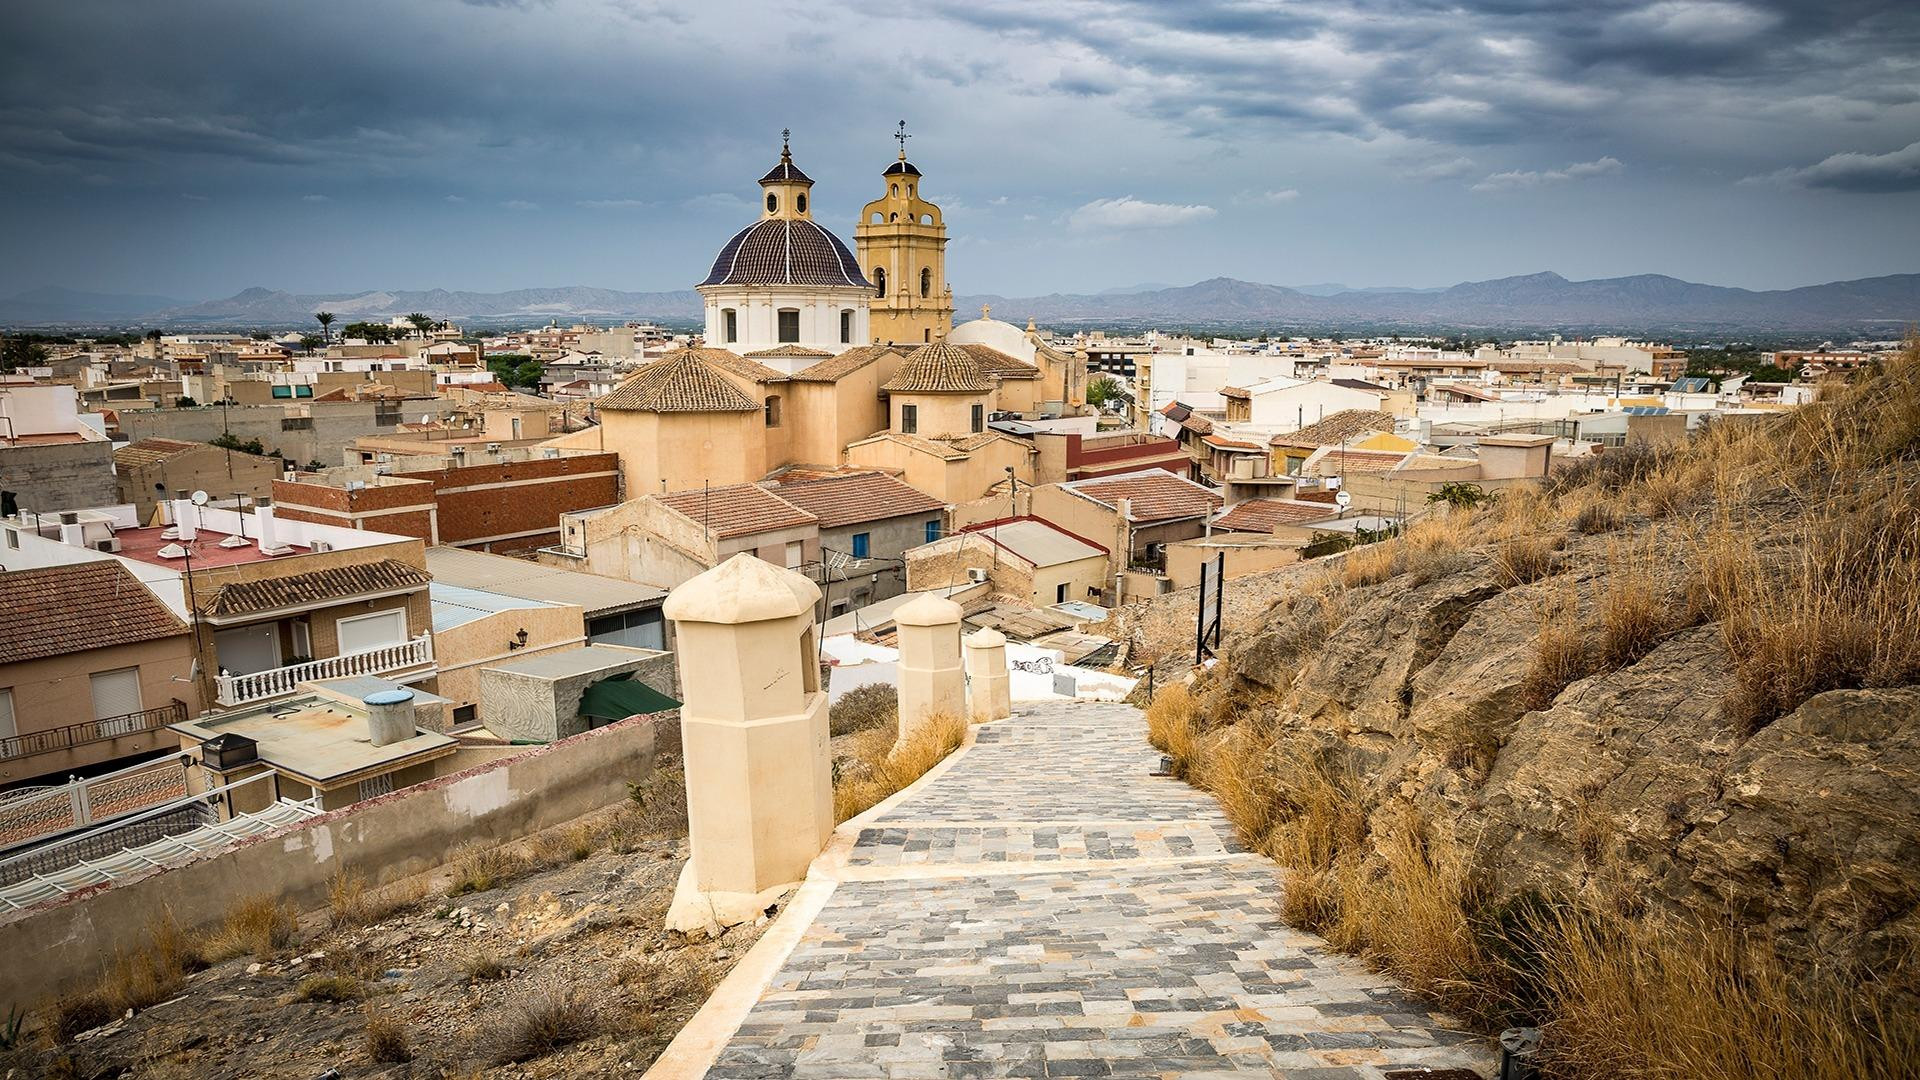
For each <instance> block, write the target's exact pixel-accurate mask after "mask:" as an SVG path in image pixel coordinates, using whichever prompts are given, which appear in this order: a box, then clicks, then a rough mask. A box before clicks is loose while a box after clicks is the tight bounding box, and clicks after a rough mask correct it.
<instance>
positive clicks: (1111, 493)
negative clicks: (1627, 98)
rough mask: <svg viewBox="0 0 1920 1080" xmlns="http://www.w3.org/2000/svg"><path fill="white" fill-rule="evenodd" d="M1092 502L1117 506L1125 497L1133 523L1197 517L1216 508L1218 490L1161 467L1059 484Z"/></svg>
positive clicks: (1218, 498) (1219, 502)
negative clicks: (1129, 505) (1202, 485)
mask: <svg viewBox="0 0 1920 1080" xmlns="http://www.w3.org/2000/svg"><path fill="white" fill-rule="evenodd" d="M1062 486H1063V487H1065V488H1067V489H1068V490H1069V491H1073V492H1077V493H1079V494H1081V495H1084V496H1086V497H1087V498H1090V499H1093V500H1094V501H1096V502H1099V503H1104V504H1105V505H1107V506H1111V507H1114V508H1115V509H1118V508H1119V504H1120V500H1121V499H1126V500H1129V502H1130V504H1131V508H1132V513H1131V515H1130V518H1129V519H1130V520H1131V521H1133V522H1135V523H1137V524H1147V523H1151V522H1156V521H1173V520H1175V519H1178V518H1188V517H1201V516H1203V515H1206V514H1211V513H1213V512H1214V511H1215V510H1218V509H1220V504H1221V501H1222V500H1221V498H1220V496H1219V495H1218V494H1216V493H1214V492H1212V491H1209V490H1208V489H1206V488H1204V487H1201V486H1200V485H1199V484H1196V483H1194V482H1193V481H1191V480H1187V479H1184V478H1182V477H1178V476H1175V475H1173V474H1172V473H1170V472H1166V471H1164V470H1161V469H1147V470H1144V471H1141V472H1134V473H1123V474H1121V475H1119V476H1101V477H1095V478H1093V479H1089V480H1075V481H1072V482H1071V483H1068V484H1064V485H1062Z"/></svg>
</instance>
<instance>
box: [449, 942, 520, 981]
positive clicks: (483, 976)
mask: <svg viewBox="0 0 1920 1080" xmlns="http://www.w3.org/2000/svg"><path fill="white" fill-rule="evenodd" d="M509 973H510V972H509V970H508V968H507V965H506V962H505V961H503V960H501V959H500V957H499V956H497V955H495V954H494V953H491V952H488V951H486V950H485V949H476V950H475V951H473V952H470V953H468V954H466V955H465V956H463V957H461V958H460V974H462V975H465V976H466V977H467V979H468V981H470V982H494V981H496V980H499V979H504V978H506V977H507V975H508V974H509Z"/></svg>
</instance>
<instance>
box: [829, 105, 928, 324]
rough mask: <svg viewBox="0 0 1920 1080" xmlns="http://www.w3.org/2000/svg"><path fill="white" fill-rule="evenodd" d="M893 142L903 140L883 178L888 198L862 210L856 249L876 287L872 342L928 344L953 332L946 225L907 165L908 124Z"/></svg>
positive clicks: (856, 229)
mask: <svg viewBox="0 0 1920 1080" xmlns="http://www.w3.org/2000/svg"><path fill="white" fill-rule="evenodd" d="M893 137H894V138H895V139H898V140H899V141H900V156H899V158H898V159H897V160H896V161H894V162H893V163H892V164H890V165H888V166H887V168H886V171H885V172H883V173H882V174H881V178H882V179H883V180H885V181H886V185H887V190H886V194H885V195H883V196H881V197H880V198H878V199H875V200H874V201H872V202H870V203H868V204H867V205H866V206H865V207H864V208H862V209H861V211H860V223H859V224H858V225H856V226H855V227H854V230H853V243H854V250H855V251H856V252H857V254H858V257H859V260H860V266H861V269H862V270H864V271H865V272H866V276H867V280H869V281H871V282H873V286H874V294H873V301H872V303H871V305H870V310H871V312H872V315H871V319H872V324H871V325H872V328H873V329H872V335H873V340H874V341H876V342H883V341H884V342H896V343H900V344H923V343H925V342H929V341H939V340H941V339H942V338H945V337H946V336H947V331H949V330H951V329H953V290H952V288H951V287H949V286H948V285H947V226H946V223H945V222H943V221H942V220H941V216H940V208H939V207H938V206H935V205H934V204H932V203H930V202H928V201H926V200H925V199H922V198H921V197H920V170H919V169H916V168H914V167H913V163H912V162H910V161H908V160H907V140H908V139H910V138H912V136H911V135H908V134H907V122H906V121H905V120H902V121H901V122H900V129H899V130H898V131H897V132H895V133H894V136H893Z"/></svg>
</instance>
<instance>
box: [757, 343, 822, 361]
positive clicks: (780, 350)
mask: <svg viewBox="0 0 1920 1080" xmlns="http://www.w3.org/2000/svg"><path fill="white" fill-rule="evenodd" d="M742 355H744V356H747V357H749V358H752V357H758V356H812V357H816V358H819V359H825V358H826V357H829V356H832V355H833V354H832V353H830V352H828V351H826V350H825V349H809V348H807V347H806V346H805V345H776V346H774V347H773V348H771V349H755V350H753V351H752V352H750V353H743V354H742Z"/></svg>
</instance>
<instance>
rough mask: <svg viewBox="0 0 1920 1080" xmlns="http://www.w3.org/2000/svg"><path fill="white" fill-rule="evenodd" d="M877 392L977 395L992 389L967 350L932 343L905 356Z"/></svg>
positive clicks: (942, 343)
mask: <svg viewBox="0 0 1920 1080" xmlns="http://www.w3.org/2000/svg"><path fill="white" fill-rule="evenodd" d="M880 389H882V390H886V391H888V392H890V393H891V392H906V393H916V392H923V393H936V394H938V393H952V394H977V393H981V392H982V391H986V390H991V389H993V380H992V379H989V378H987V377H986V376H985V375H983V374H981V373H980V365H979V364H978V363H976V362H975V361H974V359H973V356H972V355H971V354H970V353H968V352H967V350H965V349H963V348H961V347H960V346H958V345H949V344H948V343H946V342H944V341H936V342H933V343H932V344H930V345H922V346H920V347H919V348H917V349H915V350H913V352H911V353H909V354H908V355H907V362H906V363H904V364H902V365H900V370H899V371H896V372H894V375H893V378H891V379H888V380H887V381H886V382H884V383H882V384H881V385H880Z"/></svg>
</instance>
